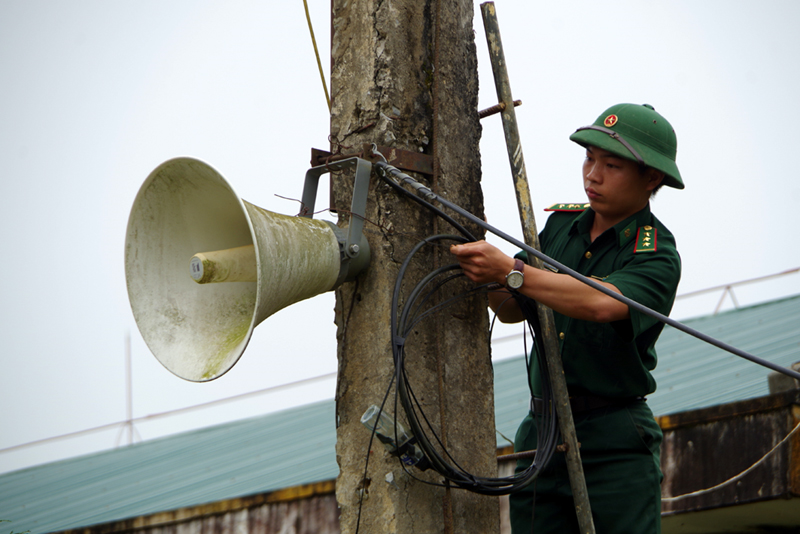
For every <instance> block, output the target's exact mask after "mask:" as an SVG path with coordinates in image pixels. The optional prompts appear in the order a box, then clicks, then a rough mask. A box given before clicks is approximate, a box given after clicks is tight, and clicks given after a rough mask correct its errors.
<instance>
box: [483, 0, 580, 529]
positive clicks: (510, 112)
mask: <svg viewBox="0 0 800 534" xmlns="http://www.w3.org/2000/svg"><path fill="white" fill-rule="evenodd" d="M481 14H482V15H483V25H484V28H485V31H486V40H487V42H488V44H489V54H490V56H491V59H492V72H493V74H494V81H495V88H496V89H497V99H498V101H499V103H500V104H502V105H503V106H504V109H503V112H502V118H503V132H504V133H505V139H506V146H507V147H508V161H509V163H510V164H511V174H512V176H513V179H514V192H515V193H516V197H517V206H518V208H519V216H520V222H521V224H522V231H523V235H524V239H525V244H527V245H528V246H530V247H533V248H535V249H536V250H540V249H541V248H540V246H539V233H538V232H537V230H536V219H535V217H534V215H533V207H532V203H531V195H530V187H529V186H528V175H527V172H526V170H525V158H524V157H523V155H522V143H521V142H520V138H519V131H518V129H517V118H516V112H515V111H514V105H513V102H514V100H513V98H512V97H511V85H510V83H509V80H508V72H507V71H506V60H505V55H504V53H503V43H502V41H501V40H500V27H499V25H498V23H497V13H496V11H495V7H494V3H493V2H486V3H483V4H481ZM528 262H529V263H530V264H531V265H532V266H534V267H536V268H537V269H541V268H542V262H541V260H540V259H538V258H535V257H530V256H529V257H528ZM536 305H537V310H538V312H539V322H540V323H541V327H542V337H543V338H544V352H545V359H546V361H547V366H548V367H549V369H550V377H551V381H552V387H553V395H554V397H555V401H556V412H557V413H558V422H559V428H560V430H561V436H562V438H563V440H564V443H565V444H566V445H567V452H566V459H567V470H568V472H569V481H570V486H571V487H572V495H573V499H574V501H575V512H576V514H577V516H578V525H579V527H580V530H581V532H582V533H584V534H594V521H593V520H592V511H591V507H590V506H589V494H588V492H587V490H586V480H585V479H584V476H583V465H582V464H581V457H580V452H579V451H578V439H577V436H576V435H575V423H574V421H573V419H572V410H571V408H570V405H569V392H568V391H567V382H566V379H565V377H564V367H563V365H562V363H561V355H560V349H559V345H558V337H557V333H556V330H555V322H554V320H553V311H552V310H551V309H550V308H548V307H547V306H544V305H542V304H540V303H538V302H537V303H536Z"/></svg>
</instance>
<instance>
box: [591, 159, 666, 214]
mask: <svg viewBox="0 0 800 534" xmlns="http://www.w3.org/2000/svg"><path fill="white" fill-rule="evenodd" d="M654 174H655V175H654ZM658 174H659V173H657V172H656V173H653V172H648V170H645V171H644V172H643V171H642V170H641V169H640V167H639V165H638V164H637V163H636V162H634V161H631V160H628V159H625V158H621V157H619V156H616V155H614V154H612V153H611V152H607V151H605V150H603V149H601V148H597V147H594V146H590V147H588V148H587V149H586V159H585V160H584V162H583V188H584V190H585V191H586V196H587V197H588V199H589V204H590V205H591V206H592V209H593V210H594V211H595V213H598V214H600V215H602V216H604V217H607V218H611V219H619V220H622V219H625V218H627V217H628V216H630V215H633V214H634V213H636V212H637V211H639V210H641V209H642V208H644V207H645V206H646V205H647V202H648V200H649V199H650V192H651V191H652V190H653V189H654V188H655V187H656V186H657V185H658V184H659V183H660V182H661V179H662V177H661V176H659V175H658Z"/></svg>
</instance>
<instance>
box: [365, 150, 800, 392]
mask: <svg viewBox="0 0 800 534" xmlns="http://www.w3.org/2000/svg"><path fill="white" fill-rule="evenodd" d="M375 165H376V166H377V167H379V168H382V169H384V170H385V171H386V172H388V173H390V174H391V175H392V176H394V177H395V178H396V179H398V180H400V181H401V182H402V183H404V184H405V185H411V183H412V182H413V183H414V184H416V185H417V186H418V188H417V190H416V193H417V194H418V195H420V196H422V197H423V198H425V199H426V200H428V201H430V202H438V203H439V204H441V205H442V206H444V207H446V208H449V209H451V210H453V211H454V212H456V213H458V214H459V215H461V216H462V217H464V218H465V219H467V220H469V221H470V222H472V223H473V224H477V225H478V226H480V227H481V228H483V229H484V230H486V231H487V232H489V233H492V234H494V235H496V236H497V237H499V238H500V239H503V240H505V241H508V242H509V243H511V244H512V245H515V246H517V247H519V248H521V249H522V250H524V251H525V252H527V253H528V254H529V255H533V256H536V257H537V258H538V259H539V260H541V261H542V262H546V263H548V264H550V265H551V266H553V267H555V268H556V269H558V270H559V271H560V272H562V273H564V274H567V275H569V276H571V277H572V278H575V279H576V280H579V281H581V282H583V283H584V284H586V285H587V286H590V287H592V288H593V289H596V290H597V291H599V292H601V293H603V294H604V295H608V296H609V297H611V298H613V299H616V300H618V301H620V302H621V303H623V304H625V305H626V306H628V307H629V308H632V309H634V310H636V311H638V312H640V313H643V314H645V315H649V316H650V317H654V318H655V319H658V320H659V321H661V322H662V323H664V324H667V325H669V326H671V327H673V328H675V329H676V330H680V331H681V332H683V333H685V334H689V335H690V336H693V337H696V338H697V339H699V340H700V341H704V342H706V343H708V344H709V345H714V346H715V347H718V348H720V349H722V350H724V351H727V352H730V353H731V354H734V355H736V356H739V357H740V358H744V359H745V360H750V361H751V362H753V363H757V364H758V365H761V366H763V367H766V368H768V369H772V370H773V371H777V372H779V373H781V374H784V375H786V376H790V377H792V378H794V379H796V380H800V373H799V372H797V371H794V370H792V369H787V368H785V367H782V366H780V365H778V364H776V363H772V362H770V361H767V360H764V359H763V358H759V357H758V356H754V355H753V354H750V353H748V352H745V351H743V350H741V349H738V348H736V347H734V346H732V345H728V344H727V343H725V342H724V341H720V340H719V339H715V338H713V337H711V336H709V335H707V334H704V333H702V332H700V331H698V330H695V329H694V328H692V327H690V326H686V325H685V324H683V323H681V322H678V321H676V320H675V319H672V318H670V317H667V316H666V315H664V314H662V313H659V312H657V311H655V310H652V309H650V308H648V307H647V306H645V305H644V304H640V303H638V302H636V301H635V300H631V299H629V298H628V297H626V296H625V295H621V294H619V293H617V292H616V291H613V290H611V289H608V288H607V287H605V286H604V285H601V284H599V283H598V282H597V281H596V280H592V279H591V278H588V277H586V276H584V275H582V274H580V273H579V272H577V271H576V270H574V269H571V268H569V267H567V266H566V265H564V264H563V263H561V262H559V261H556V260H554V259H553V258H551V257H549V256H547V255H546V254H543V253H542V252H540V251H538V250H536V249H535V248H533V247H530V246H528V245H526V244H525V243H523V242H521V241H520V240H519V239H515V238H514V237H511V236H510V235H508V234H507V233H505V232H503V231H502V230H499V229H497V228H495V227H494V226H492V225H491V224H489V223H487V222H486V221H484V220H483V219H480V218H479V217H476V216H475V215H473V214H471V213H470V212H468V211H467V210H465V209H464V208H462V207H460V206H458V205H457V204H453V203H452V202H449V201H447V200H445V199H443V198H442V197H440V196H438V195H435V194H434V193H433V192H431V191H430V190H429V189H427V188H426V187H425V186H423V185H421V184H419V182H417V181H416V180H414V179H413V178H411V177H410V176H409V175H407V174H404V173H402V172H400V171H399V170H397V169H395V168H394V167H392V166H391V165H388V164H386V163H382V162H378V163H376V164H375Z"/></svg>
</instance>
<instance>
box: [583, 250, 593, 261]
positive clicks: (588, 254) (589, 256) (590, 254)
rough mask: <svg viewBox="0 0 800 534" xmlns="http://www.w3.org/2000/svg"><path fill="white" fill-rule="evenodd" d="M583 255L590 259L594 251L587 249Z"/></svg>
mask: <svg viewBox="0 0 800 534" xmlns="http://www.w3.org/2000/svg"><path fill="white" fill-rule="evenodd" d="M583 256H584V257H585V258H586V259H587V260H588V259H590V258H591V257H592V253H591V252H588V251H587V252H586V254H584V255H583Z"/></svg>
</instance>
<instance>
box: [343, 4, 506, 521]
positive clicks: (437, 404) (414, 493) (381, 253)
mask: <svg viewBox="0 0 800 534" xmlns="http://www.w3.org/2000/svg"><path fill="white" fill-rule="evenodd" d="M436 15H437V4H436V2H434V1H432V0H431V1H427V2H422V1H417V2H413V1H410V0H402V1H382V2H378V1H371V0H334V3H333V18H332V21H333V38H332V76H331V86H332V87H331V93H332V106H333V109H332V117H331V141H332V146H331V150H332V152H339V151H340V152H342V153H348V152H355V151H357V150H359V149H360V148H361V144H362V143H365V142H374V143H377V144H379V145H386V146H392V147H397V148H401V149H406V150H412V151H416V152H424V153H428V154H433V153H434V149H433V143H434V141H436V143H437V146H436V150H435V154H436V157H437V160H438V172H437V173H435V177H431V176H421V177H419V178H420V179H421V180H422V181H424V182H425V183H427V184H429V186H430V187H431V188H432V189H433V190H434V191H435V192H437V193H438V194H441V195H446V196H447V198H449V199H450V200H452V201H454V202H456V203H458V204H460V205H462V206H463V207H465V208H466V209H468V210H470V211H471V212H472V213H475V214H476V215H479V216H482V213H483V206H482V194H481V191H480V185H479V182H480V163H479V155H478V140H479V136H480V125H479V123H478V117H477V69H476V57H475V46H474V36H473V31H472V18H473V6H472V3H471V2H467V1H464V0H458V1H457V2H447V3H443V5H442V8H441V17H440V22H439V24H438V30H437V28H436V24H435V22H434V21H435V20H436ZM437 31H438V36H439V43H440V46H439V51H438V61H437V60H436V58H435V56H436V41H435V37H436V34H437ZM435 64H438V69H435V68H434V66H435ZM436 94H438V95H439V98H438V99H437V98H435V95H436ZM434 109H436V112H437V113H436V116H435V117H434ZM351 180H352V178H351V177H349V176H338V177H335V185H334V194H333V197H334V202H335V204H336V206H337V207H340V208H343V209H346V208H347V206H349V203H350V191H351V184H352V181H351ZM366 217H367V219H368V220H369V221H370V223H367V225H366V234H367V238H368V240H369V242H370V247H371V249H372V259H371V263H370V267H369V270H368V272H366V273H365V274H364V275H363V276H361V277H360V278H359V279H358V280H357V281H356V282H354V283H350V284H345V285H344V286H343V287H342V288H341V289H339V290H338V291H337V304H336V321H337V325H338V342H339V345H338V346H339V382H338V386H337V394H336V401H337V417H338V432H337V441H338V443H337V457H338V462H339V466H340V468H341V474H340V476H339V478H338V480H337V484H336V495H337V500H338V503H339V506H340V509H341V515H340V524H341V528H342V532H345V533H351V532H355V529H356V523H357V521H358V515H359V498H358V489H359V488H360V487H361V486H363V485H364V484H365V482H364V481H363V480H362V479H363V474H364V468H365V462H366V459H367V444H368V440H369V433H368V432H367V431H366V430H365V429H364V427H363V426H362V425H361V423H360V422H359V419H360V417H361V415H362V414H363V413H364V411H365V410H366V409H367V407H368V406H369V405H370V404H373V403H374V404H380V401H381V399H382V398H383V395H384V393H385V391H386V388H387V387H388V385H389V383H390V379H391V376H392V373H393V369H394V368H393V363H392V356H391V350H390V331H389V316H390V303H391V293H392V288H393V286H394V282H395V278H396V275H397V272H398V268H399V266H400V264H401V262H402V261H403V260H404V258H405V256H406V255H407V253H408V252H409V251H410V250H411V248H412V247H413V246H414V244H416V243H417V242H418V241H419V240H421V239H423V238H424V237H426V236H429V235H431V234H434V233H454V231H453V230H452V229H451V228H449V227H448V226H447V224H446V223H443V222H439V221H436V220H435V219H434V218H433V217H432V215H431V214H430V213H428V212H427V211H426V210H424V209H422V208H420V207H419V206H418V205H417V204H415V203H412V202H410V201H409V200H407V199H405V198H401V197H400V196H398V194H397V193H395V192H394V191H393V190H391V189H390V188H389V187H388V186H385V185H383V184H378V183H373V184H371V187H370V196H369V202H368V207H367V213H366ZM346 222H347V214H346V213H343V212H340V223H341V224H342V225H344V224H346ZM472 231H473V232H475V233H478V230H477V229H474V228H473V229H472ZM447 263H452V259H451V257H450V255H449V253H448V252H447V250H446V247H442V248H438V249H434V250H431V251H428V252H427V253H426V254H423V255H422V256H421V257H420V258H419V260H418V261H415V262H414V264H413V265H412V268H411V272H410V273H409V276H410V277H411V279H412V280H414V281H416V280H418V279H419V277H420V276H422V275H423V274H425V273H427V272H429V271H430V270H432V269H433V268H434V266H435V265H439V264H447ZM463 287H468V286H467V284H466V283H465V284H464V285H463ZM487 326H488V317H487V313H486V302H485V300H484V299H483V298H473V299H471V300H467V301H464V302H462V303H461V304H459V305H458V306H456V307H454V308H449V309H448V310H447V311H446V312H445V313H440V314H437V315H436V316H434V317H432V318H431V319H430V320H429V321H426V322H424V323H422V324H420V325H419V327H418V328H417V329H415V332H414V335H412V336H411V337H410V338H409V341H408V349H407V351H408V358H409V362H408V367H409V369H408V371H409V375H410V382H411V384H412V386H413V388H414V391H415V394H416V395H417V397H418V398H419V399H420V400H421V402H422V403H423V405H424V410H425V414H426V415H427V416H428V417H429V418H430V420H431V421H432V423H433V424H434V426H435V427H436V428H437V429H441V434H440V435H441V436H442V437H443V439H445V440H446V443H447V446H448V449H449V451H450V452H451V453H453V454H454V456H455V457H456V459H457V460H458V462H459V463H460V465H461V466H462V467H464V468H465V469H468V470H470V471H471V472H473V473H475V474H478V475H482V476H495V474H496V469H497V466H496V462H495V459H494V458H495V434H494V415H493V414H494V412H493V384H492V368H491V360H490V355H489V348H488V333H487ZM389 405H392V407H391V408H390V410H391V411H392V412H394V407H393V401H390V403H389ZM414 474H415V475H417V476H419V477H420V478H423V479H426V480H428V481H431V482H436V483H439V482H441V477H439V476H438V475H434V474H432V473H431V472H426V473H420V472H419V471H416V470H415V471H414ZM387 475H389V476H390V477H391V478H392V479H393V483H392V484H390V483H387V481H386V477H387ZM367 479H368V484H369V485H368V498H367V499H366V500H365V501H364V503H363V507H362V508H361V518H360V525H359V531H360V532H364V533H366V532H372V533H377V532H381V533H389V532H397V533H411V532H414V533H422V532H424V533H436V532H481V533H483V532H496V531H497V530H498V524H499V519H498V505H497V499H495V498H491V497H484V496H480V495H477V494H473V493H469V492H465V491H462V490H450V491H447V490H445V489H443V488H441V487H437V486H430V485H426V484H424V483H422V482H419V481H416V480H413V479H412V478H411V477H409V476H408V475H407V474H405V473H404V472H403V470H402V469H401V468H400V466H399V464H398V462H397V460H396V459H394V458H392V457H390V456H388V455H387V454H386V453H385V451H384V449H383V447H382V446H381V445H379V444H377V443H376V444H374V445H373V447H372V452H371V453H370V460H369V471H368V473H367Z"/></svg>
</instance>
